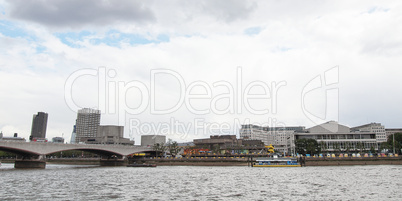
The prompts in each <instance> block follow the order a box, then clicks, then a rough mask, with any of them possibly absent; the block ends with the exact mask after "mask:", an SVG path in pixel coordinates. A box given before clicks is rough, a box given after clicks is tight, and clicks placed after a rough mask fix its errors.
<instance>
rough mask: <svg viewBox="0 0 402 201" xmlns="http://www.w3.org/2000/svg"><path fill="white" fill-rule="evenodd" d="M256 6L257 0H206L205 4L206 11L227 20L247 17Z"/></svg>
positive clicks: (219, 18)
mask: <svg viewBox="0 0 402 201" xmlns="http://www.w3.org/2000/svg"><path fill="white" fill-rule="evenodd" d="M256 8H257V4H256V3H255V2H248V1H243V0H233V1H205V2H204V4H203V10H204V12H206V13H209V14H210V15H213V16H214V17H216V18H217V19H218V20H223V21H225V22H232V21H236V20H239V19H247V18H248V16H249V15H250V14H251V13H252V12H253V11H254V10H255V9H256Z"/></svg>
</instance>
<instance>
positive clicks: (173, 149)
mask: <svg viewBox="0 0 402 201" xmlns="http://www.w3.org/2000/svg"><path fill="white" fill-rule="evenodd" d="M167 148H168V150H169V152H170V154H171V155H172V156H176V155H177V154H178V153H179V152H180V150H181V148H180V147H179V144H178V143H177V142H176V141H173V140H172V139H168V142H167Z"/></svg>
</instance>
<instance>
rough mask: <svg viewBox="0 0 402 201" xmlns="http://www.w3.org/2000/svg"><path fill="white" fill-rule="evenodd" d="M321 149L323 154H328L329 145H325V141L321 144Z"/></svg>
mask: <svg viewBox="0 0 402 201" xmlns="http://www.w3.org/2000/svg"><path fill="white" fill-rule="evenodd" d="M320 148H321V152H322V153H326V152H327V149H328V147H327V143H325V142H324V141H321V142H320Z"/></svg>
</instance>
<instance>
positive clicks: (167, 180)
mask: <svg viewBox="0 0 402 201" xmlns="http://www.w3.org/2000/svg"><path fill="white" fill-rule="evenodd" d="M401 173H402V166H392V165H389V166H386V165H384V166H381V165H378V166H343V167H339V166H336V167H335V166H334V167H303V168H251V167H193V166H189V167H185V166H176V167H174V166H173V167H171V166H165V167H163V166H160V167H157V168H130V167H96V166H75V165H74V166H73V165H53V164H48V165H47V167H46V169H38V170H15V169H13V164H4V163H3V166H2V167H0V178H1V188H0V195H1V199H2V200H4V199H6V200H9V199H21V200H26V199H45V200H101V199H102V200H105V199H118V200H141V199H143V200H173V199H175V200H239V199H243V200H244V199H252V200H267V199H274V200H283V199H285V200H289V199H291V200H398V199H399V198H400V197H402V192H401V191H400V190H399V189H398V187H399V188H400V186H402V181H401Z"/></svg>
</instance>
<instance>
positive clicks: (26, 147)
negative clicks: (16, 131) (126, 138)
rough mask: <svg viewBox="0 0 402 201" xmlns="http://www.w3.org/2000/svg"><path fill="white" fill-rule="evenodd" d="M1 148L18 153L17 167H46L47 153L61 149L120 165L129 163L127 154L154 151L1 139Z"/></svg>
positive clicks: (135, 147)
mask: <svg viewBox="0 0 402 201" xmlns="http://www.w3.org/2000/svg"><path fill="white" fill-rule="evenodd" d="M0 150H1V151H7V152H11V153H15V154H17V158H16V161H15V165H14V167H15V168H45V167H46V155H48V154H52V153H57V152H61V151H68V150H79V151H87V152H91V153H95V154H98V155H100V156H101V159H100V160H101V165H104V166H118V165H124V164H126V163H127V158H126V156H128V155H130V154H133V153H140V152H146V151H152V148H147V147H141V146H126V145H102V144H61V143H45V142H17V141H0Z"/></svg>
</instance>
